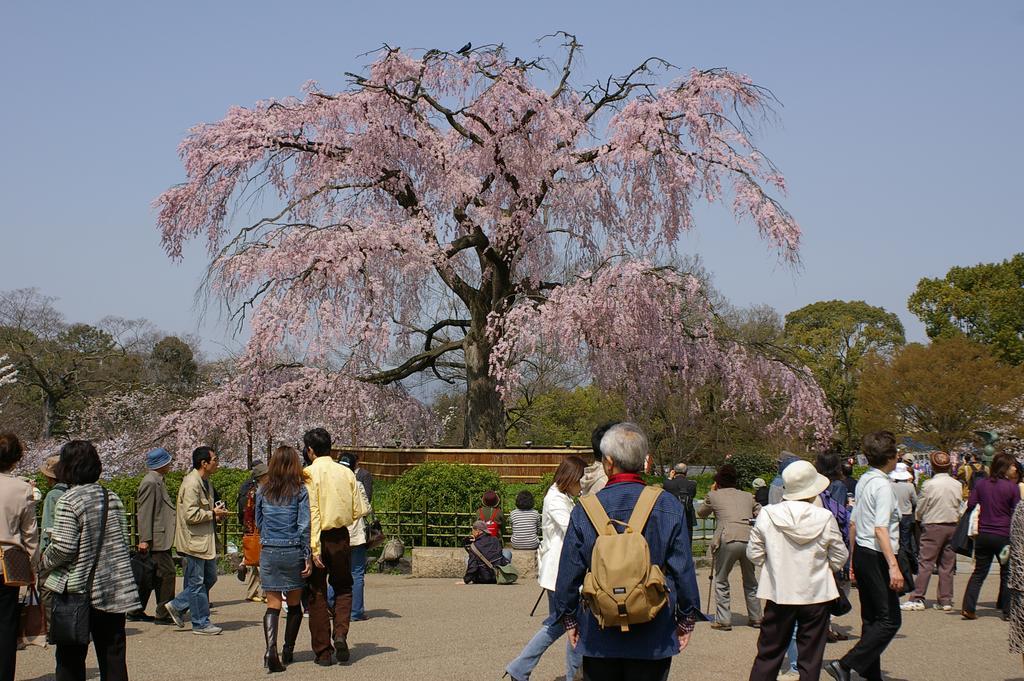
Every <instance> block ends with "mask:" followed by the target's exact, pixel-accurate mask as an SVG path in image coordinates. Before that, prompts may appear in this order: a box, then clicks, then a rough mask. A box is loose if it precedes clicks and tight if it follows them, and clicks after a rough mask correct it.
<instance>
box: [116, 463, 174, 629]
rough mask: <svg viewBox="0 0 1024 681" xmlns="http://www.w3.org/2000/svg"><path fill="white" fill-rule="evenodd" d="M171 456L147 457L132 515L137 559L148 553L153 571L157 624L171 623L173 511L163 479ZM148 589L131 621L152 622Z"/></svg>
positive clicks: (169, 465) (169, 468)
mask: <svg viewBox="0 0 1024 681" xmlns="http://www.w3.org/2000/svg"><path fill="white" fill-rule="evenodd" d="M172 465H173V464H172V460H171V454H170V452H168V451H167V450H166V449H163V448H160V449H154V450H153V451H151V452H149V453H148V454H146V468H148V469H149V472H147V473H146V475H145V477H143V478H142V482H140V483H139V490H138V492H136V494H135V514H136V519H137V521H138V526H139V545H138V550H139V557H138V560H145V557H146V556H147V554H148V557H149V560H150V561H151V562H152V565H153V570H154V583H153V587H154V590H155V591H156V621H157V622H158V623H160V624H173V623H174V622H173V620H171V616H170V615H169V614H167V608H166V607H165V604H166V603H167V601H169V600H171V599H173V598H174V574H175V573H174V560H173V559H172V558H171V544H173V543H174V529H175V522H176V518H175V508H174V502H173V501H171V495H170V494H168V493H167V485H166V483H165V482H164V476H165V475H167V472H168V471H169V470H171V467H172ZM149 594H150V590H149V589H143V588H141V586H140V588H139V602H140V603H141V604H142V605H141V606H140V607H139V609H138V610H137V611H135V612H132V613H128V619H129V620H132V621H140V620H151V619H153V618H151V617H149V616H148V615H146V614H145V612H144V611H145V610H146V604H147V603H148V602H149Z"/></svg>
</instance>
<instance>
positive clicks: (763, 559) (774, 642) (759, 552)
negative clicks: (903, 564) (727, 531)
mask: <svg viewBox="0 0 1024 681" xmlns="http://www.w3.org/2000/svg"><path fill="white" fill-rule="evenodd" d="M782 479H783V482H784V488H783V491H784V494H783V499H784V501H782V502H781V503H778V504H773V505H769V506H765V507H764V508H763V509H761V513H760V515H758V517H757V523H756V524H755V525H754V529H753V530H752V531H751V533H750V542H749V543H748V544H747V557H748V558H750V560H752V561H753V562H754V563H755V564H756V565H762V564H763V565H764V569H763V570H762V571H761V581H760V582H759V584H758V587H757V595H758V597H759V598H762V599H764V600H766V601H767V603H766V604H765V609H764V618H763V619H762V620H761V635H760V636H759V637H758V640H757V658H756V659H755V660H754V666H753V668H752V669H751V670H750V681H768V680H771V681H775V679H776V678H778V675H779V667H780V666H781V665H782V658H783V657H785V655H786V648H787V647H788V646H789V641H790V638H791V637H792V635H793V627H794V626H795V627H797V633H796V645H797V667H798V669H799V672H800V679H801V681H809V680H810V679H814V681H817V679H818V678H819V677H820V676H821V666H822V658H823V657H824V654H825V642H826V639H827V637H828V622H829V609H830V605H831V603H832V601H834V600H835V599H836V598H838V597H839V589H838V588H837V587H836V582H835V578H834V577H833V576H832V573H833V572H835V571H836V570H839V569H840V568H842V567H843V565H845V564H846V558H847V555H848V551H847V549H846V545H845V544H844V543H843V538H842V536H840V534H839V526H838V525H837V524H836V520H835V517H834V516H833V515H832V513H831V512H830V511H829V510H828V509H825V508H821V507H819V506H815V505H814V504H813V502H814V500H815V499H816V498H817V497H818V495H819V494H821V492H822V491H824V490H825V489H826V488H827V487H828V485H829V479H828V478H826V477H825V476H824V475H820V474H819V473H818V472H817V471H816V470H815V469H814V466H813V465H812V464H811V463H810V462H808V461H797V462H794V463H792V464H790V465H789V466H787V467H786V470H785V471H783V473H782Z"/></svg>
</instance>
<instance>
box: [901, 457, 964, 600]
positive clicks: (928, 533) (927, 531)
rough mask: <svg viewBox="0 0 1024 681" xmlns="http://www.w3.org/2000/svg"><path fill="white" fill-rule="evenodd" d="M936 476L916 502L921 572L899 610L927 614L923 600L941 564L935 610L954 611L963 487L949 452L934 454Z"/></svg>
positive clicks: (928, 482) (922, 490)
mask: <svg viewBox="0 0 1024 681" xmlns="http://www.w3.org/2000/svg"><path fill="white" fill-rule="evenodd" d="M930 458H931V463H932V470H933V471H934V472H935V475H934V476H933V477H932V478H931V479H930V480H928V481H927V482H925V483H924V487H923V488H922V489H921V496H920V498H919V499H918V502H917V519H918V521H919V522H920V523H921V528H922V529H921V556H920V568H919V569H918V571H917V579H916V580H915V582H914V593H912V594H910V598H909V599H908V600H907V602H906V603H904V604H903V605H902V606H900V607H901V608H902V609H903V610H924V596H925V594H926V593H927V592H928V580H930V579H931V577H932V569H933V568H934V567H935V564H936V563H938V564H939V598H938V601H937V602H936V603H935V609H936V610H952V609H953V569H954V568H955V567H956V554H955V553H953V547H952V546H951V542H952V540H953V532H954V531H956V524H957V521H959V520H960V500H961V495H962V485H961V484H960V481H959V480H956V479H955V478H953V477H952V476H950V474H949V470H950V459H949V454H947V453H946V452H932V453H931V457H930Z"/></svg>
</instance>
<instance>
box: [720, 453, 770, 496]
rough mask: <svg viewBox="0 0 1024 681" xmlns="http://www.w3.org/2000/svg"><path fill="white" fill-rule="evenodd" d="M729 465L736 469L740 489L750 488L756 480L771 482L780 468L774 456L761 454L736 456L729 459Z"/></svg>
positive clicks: (739, 454) (740, 454)
mask: <svg viewBox="0 0 1024 681" xmlns="http://www.w3.org/2000/svg"><path fill="white" fill-rule="evenodd" d="M729 463H731V464H732V465H733V466H735V467H736V472H737V473H738V475H739V485H738V486H739V488H740V489H747V488H749V487H750V486H751V485H752V484H753V482H754V478H764V479H765V482H770V481H771V480H772V478H774V477H775V472H776V471H777V470H778V467H779V464H778V462H777V461H776V459H775V457H774V456H772V455H770V454H762V453H760V452H740V453H738V454H734V455H733V457H732V458H731V459H729Z"/></svg>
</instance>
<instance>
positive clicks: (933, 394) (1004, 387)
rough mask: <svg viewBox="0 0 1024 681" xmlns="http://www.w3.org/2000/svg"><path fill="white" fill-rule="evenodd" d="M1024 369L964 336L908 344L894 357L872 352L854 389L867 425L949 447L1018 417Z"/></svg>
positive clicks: (860, 420) (861, 419)
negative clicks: (925, 343)
mask: <svg viewBox="0 0 1024 681" xmlns="http://www.w3.org/2000/svg"><path fill="white" fill-rule="evenodd" d="M1022 393H1024V369H1021V367H1014V366H1011V365H1007V364H1003V363H1001V362H999V361H998V360H997V359H996V358H995V357H994V356H993V355H992V353H991V351H990V350H989V349H988V348H987V347H986V346H984V345H981V344H980V343H975V342H974V341H971V340H969V339H967V338H965V337H964V336H962V335H961V336H954V337H952V338H939V339H936V340H935V341H933V342H932V343H931V344H930V345H920V344H918V343H911V344H910V345H907V346H905V347H903V348H902V349H900V350H898V351H897V352H896V353H895V354H894V355H893V357H892V358H885V357H883V356H880V355H872V356H870V357H869V358H868V359H867V360H866V361H865V363H864V369H863V373H862V376H861V381H860V388H859V390H858V395H857V398H858V399H857V416H858V423H859V425H860V427H861V428H863V429H865V430H875V429H880V428H890V429H891V428H893V427H895V428H897V429H898V430H899V431H900V433H902V434H904V435H910V436H913V437H915V438H917V439H920V440H922V441H924V442H927V443H928V444H931V445H934V446H936V447H940V448H942V449H945V450H947V451H948V450H950V449H952V448H954V447H956V446H957V445H959V444H962V443H966V442H970V441H973V440H974V439H975V438H974V435H973V431H975V430H979V429H982V428H996V429H999V428H1001V427H1003V426H1006V425H1012V424H1015V423H1016V422H1017V419H1018V418H1019V417H1020V413H1019V409H1020V407H1019V398H1020V395H1021V394H1022Z"/></svg>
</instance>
